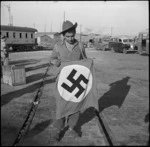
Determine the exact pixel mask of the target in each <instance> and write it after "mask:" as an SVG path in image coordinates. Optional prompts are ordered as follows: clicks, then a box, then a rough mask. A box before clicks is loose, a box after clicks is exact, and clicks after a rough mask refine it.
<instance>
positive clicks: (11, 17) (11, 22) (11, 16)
mask: <svg viewBox="0 0 150 147" xmlns="http://www.w3.org/2000/svg"><path fill="white" fill-rule="evenodd" d="M11 25H12V26H13V16H11Z"/></svg>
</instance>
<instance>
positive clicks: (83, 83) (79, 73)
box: [54, 59, 98, 119]
mask: <svg viewBox="0 0 150 147" xmlns="http://www.w3.org/2000/svg"><path fill="white" fill-rule="evenodd" d="M54 95H55V98H56V118H57V119H59V118H62V117H64V116H67V115H70V114H73V113H75V112H77V111H80V110H81V111H82V110H83V109H85V108H88V107H95V108H96V109H97V110H98V95H97V86H96V79H95V71H94V67H93V60H92V59H86V60H81V61H71V62H64V63H62V64H61V67H60V72H59V75H58V77H57V79H56V84H55V86H54Z"/></svg>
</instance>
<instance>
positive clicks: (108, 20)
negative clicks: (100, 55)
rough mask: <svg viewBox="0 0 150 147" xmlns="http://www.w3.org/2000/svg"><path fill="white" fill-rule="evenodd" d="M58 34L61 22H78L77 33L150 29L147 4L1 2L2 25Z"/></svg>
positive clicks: (123, 33) (119, 33) (116, 33)
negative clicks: (11, 24) (10, 23)
mask: <svg viewBox="0 0 150 147" xmlns="http://www.w3.org/2000/svg"><path fill="white" fill-rule="evenodd" d="M8 5H10V13H11V16H12V18H13V19H12V20H13V21H12V22H13V25H14V26H22V27H32V28H36V29H37V30H38V32H50V31H52V32H60V31H61V30H62V23H63V21H64V20H69V21H71V22H72V23H73V24H75V23H76V22H77V23H78V27H77V33H80V31H81V32H82V33H98V34H104V35H105V34H107V35H137V34H138V32H140V31H143V30H145V29H147V28H149V5H148V1H1V24H2V25H8V24H9V11H8V7H7V6H8Z"/></svg>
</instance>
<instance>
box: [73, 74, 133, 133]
mask: <svg viewBox="0 0 150 147" xmlns="http://www.w3.org/2000/svg"><path fill="white" fill-rule="evenodd" d="M129 79H130V77H125V78H123V79H122V80H119V81H116V82H114V83H111V84H110V85H109V86H110V89H109V91H108V92H106V93H104V95H103V96H102V97H100V99H99V101H98V103H99V113H101V112H102V111H103V110H104V109H106V108H108V107H111V106H118V107H119V108H120V107H121V106H122V104H123V102H124V100H125V98H126V96H127V94H128V92H129V90H130V85H127V83H128V81H129ZM95 115H96V114H95V112H94V108H93V107H90V108H88V109H87V110H86V111H84V112H83V113H81V115H80V118H79V121H78V123H77V126H76V128H75V130H76V131H77V132H78V133H79V134H82V133H81V127H82V125H84V124H85V123H87V122H89V121H90V120H92V119H93V118H94V117H95Z"/></svg>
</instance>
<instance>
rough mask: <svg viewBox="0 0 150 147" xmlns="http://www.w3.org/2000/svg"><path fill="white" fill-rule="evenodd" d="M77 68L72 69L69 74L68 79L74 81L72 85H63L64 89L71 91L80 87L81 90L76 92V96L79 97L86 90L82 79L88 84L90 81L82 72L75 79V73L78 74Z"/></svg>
mask: <svg viewBox="0 0 150 147" xmlns="http://www.w3.org/2000/svg"><path fill="white" fill-rule="evenodd" d="M76 72H77V71H76V70H75V69H73V70H72V71H71V73H70V74H69V76H68V77H67V79H68V80H69V81H70V82H72V86H71V87H69V86H68V85H67V84H65V83H62V85H61V86H62V87H63V88H64V89H66V90H67V91H69V92H70V93H71V92H72V91H74V89H75V88H76V87H77V88H78V89H79V91H78V92H77V93H76V94H75V97H76V98H78V97H79V96H80V95H81V94H82V93H83V92H84V90H85V88H83V87H82V86H81V85H80V82H81V81H83V82H84V83H85V84H87V83H88V81H89V80H88V79H86V78H85V77H84V76H83V75H82V74H81V75H80V76H79V77H78V78H77V79H76V80H75V79H73V77H74V75H75V74H76Z"/></svg>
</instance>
